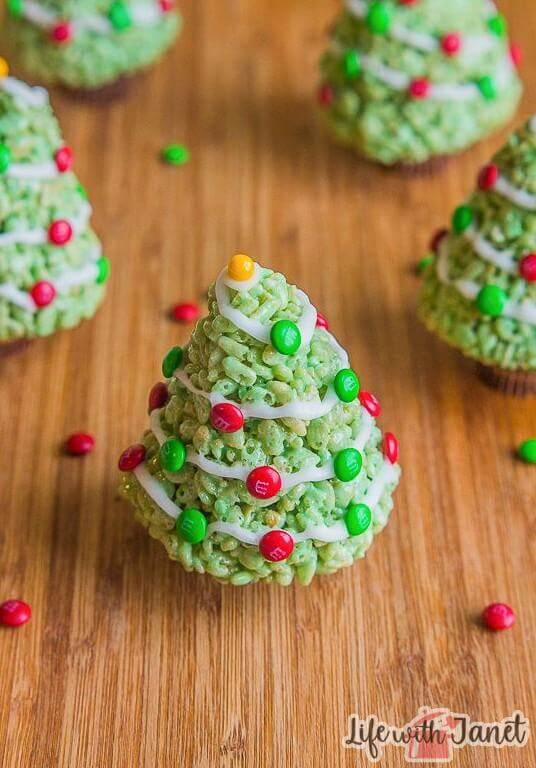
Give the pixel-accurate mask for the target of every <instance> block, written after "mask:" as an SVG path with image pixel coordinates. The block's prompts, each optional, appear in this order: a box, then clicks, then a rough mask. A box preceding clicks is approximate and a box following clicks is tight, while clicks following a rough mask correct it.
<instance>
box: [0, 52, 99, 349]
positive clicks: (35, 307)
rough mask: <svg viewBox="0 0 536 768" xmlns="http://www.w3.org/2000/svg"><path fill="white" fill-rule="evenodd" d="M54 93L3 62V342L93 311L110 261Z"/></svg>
mask: <svg viewBox="0 0 536 768" xmlns="http://www.w3.org/2000/svg"><path fill="white" fill-rule="evenodd" d="M72 163H73V154H72V151H71V149H70V148H69V147H68V146H66V145H65V143H64V142H63V139H62V136H61V133H60V130H59V126H58V123H57V121H56V118H55V117H54V114H53V112H52V110H51V108H50V105H49V100H48V94H47V92H46V91H45V90H43V89H42V88H31V87H30V86H28V85H26V84H25V83H23V82H21V81H20V80H16V79H14V78H13V77H10V76H9V74H8V67H7V64H6V62H5V61H4V60H3V59H1V60H0V348H1V349H4V350H5V349H6V348H7V345H8V344H10V343H13V342H16V341H20V340H23V339H30V338H33V337H35V336H46V335H47V334H50V333H53V332H54V331H56V330H59V329H60V328H72V327H73V326H75V325H77V323H79V322H80V321H81V320H83V319H84V318H87V317H91V315H93V313H94V312H95V310H96V308H97V306H98V304H99V303H100V301H101V299H102V297H103V294H104V283H105V281H106V278H107V276H108V272H109V264H108V259H106V258H105V257H104V256H103V255H102V252H101V246H100V243H99V240H98V239H97V237H96V235H95V233H94V232H93V231H92V229H91V228H90V225H89V219H90V215H91V207H90V205H89V203H88V201H87V199H86V195H85V193H84V190H83V189H82V187H81V186H80V184H79V183H78V180H77V178H76V176H75V175H74V173H73V172H72V170H71V168H72Z"/></svg>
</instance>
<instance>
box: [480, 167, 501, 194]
mask: <svg viewBox="0 0 536 768" xmlns="http://www.w3.org/2000/svg"><path fill="white" fill-rule="evenodd" d="M498 178H499V169H498V168H497V166H496V165H494V164H493V163H490V164H489V165H485V166H484V167H483V168H482V170H481V171H480V173H479V174H478V186H479V188H480V189H482V190H486V189H491V188H492V187H494V186H495V184H496V183H497V180H498Z"/></svg>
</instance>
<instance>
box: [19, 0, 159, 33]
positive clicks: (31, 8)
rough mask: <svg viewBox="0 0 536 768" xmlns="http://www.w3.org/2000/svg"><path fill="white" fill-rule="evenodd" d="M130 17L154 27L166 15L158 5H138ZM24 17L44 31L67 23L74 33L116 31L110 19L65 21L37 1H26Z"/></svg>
mask: <svg viewBox="0 0 536 768" xmlns="http://www.w3.org/2000/svg"><path fill="white" fill-rule="evenodd" d="M128 10H129V13H130V16H131V18H132V21H133V23H134V24H135V25H136V26H139V27H141V26H153V25H154V24H156V23H157V22H158V21H159V20H160V18H161V17H162V16H163V15H164V14H165V13H166V11H163V10H162V9H161V8H160V7H159V6H158V4H157V3H136V4H134V5H130V6H129V7H128ZM22 16H23V17H24V18H25V19H26V20H27V21H29V22H31V23H32V24H35V26H37V27H41V28H42V29H53V28H54V27H55V26H56V25H57V24H60V23H62V22H65V21H67V23H69V24H70V26H71V28H72V30H73V32H74V33H76V32H82V31H84V30H87V31H91V32H97V33H100V34H108V33H110V32H113V31H114V26H113V24H112V23H111V21H110V19H108V18H107V17H106V16H102V15H97V14H94V15H87V16H80V17H78V18H76V19H65V18H64V17H61V16H56V14H55V13H53V12H52V11H49V10H48V9H46V8H43V6H42V5H41V4H40V3H37V2H35V0H24V3H23V7H22Z"/></svg>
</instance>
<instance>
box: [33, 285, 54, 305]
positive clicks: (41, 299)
mask: <svg viewBox="0 0 536 768" xmlns="http://www.w3.org/2000/svg"><path fill="white" fill-rule="evenodd" d="M30 295H31V297H32V299H33V300H34V303H35V306H36V307H39V308H43V307H48V305H49V304H52V302H53V301H54V299H55V298H56V289H55V288H54V286H53V285H52V283H50V282H49V281H48V280H40V281H39V282H38V283H36V284H35V285H34V287H33V288H32V290H31V291H30Z"/></svg>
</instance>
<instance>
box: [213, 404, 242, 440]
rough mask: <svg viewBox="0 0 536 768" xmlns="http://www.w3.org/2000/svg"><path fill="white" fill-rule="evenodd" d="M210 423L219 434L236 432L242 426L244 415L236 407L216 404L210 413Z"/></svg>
mask: <svg viewBox="0 0 536 768" xmlns="http://www.w3.org/2000/svg"><path fill="white" fill-rule="evenodd" d="M210 423H211V424H212V426H213V427H214V429H217V430H219V431H220V432H228V433H231V432H238V430H239V429H242V427H243V426H244V414H243V413H242V411H241V410H240V408H239V407H238V406H237V405H233V404H232V403H217V404H216V405H213V406H212V410H211V411H210Z"/></svg>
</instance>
